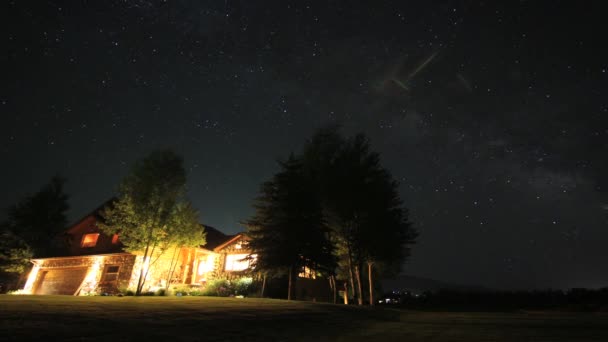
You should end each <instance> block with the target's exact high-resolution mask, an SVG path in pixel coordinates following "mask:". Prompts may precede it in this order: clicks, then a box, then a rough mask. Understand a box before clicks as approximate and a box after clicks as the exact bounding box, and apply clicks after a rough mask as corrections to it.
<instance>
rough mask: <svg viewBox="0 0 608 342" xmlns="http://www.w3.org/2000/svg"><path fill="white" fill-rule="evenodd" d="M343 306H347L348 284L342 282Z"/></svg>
mask: <svg viewBox="0 0 608 342" xmlns="http://www.w3.org/2000/svg"><path fill="white" fill-rule="evenodd" d="M344 304H346V305H348V282H346V281H345V282H344Z"/></svg>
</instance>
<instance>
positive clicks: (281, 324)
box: [0, 295, 608, 342]
mask: <svg viewBox="0 0 608 342" xmlns="http://www.w3.org/2000/svg"><path fill="white" fill-rule="evenodd" d="M0 340H3V341H35V340H45V341H135V340H136V341H152V342H156V341H310V340H314V341H463V342H464V341H581V342H583V341H598V342H599V341H608V315H607V314H605V313H604V314H594V313H555V312H535V313H525V312H518V313H496V312H492V313H462V312H459V313H454V312H451V313H448V312H419V311H405V310H394V309H390V308H365V307H364V308H358V307H352V306H350V307H347V306H344V305H331V304H315V303H306V302H293V301H292V302H288V301H283V300H271V299H237V298H212V297H137V298H136V297H69V296H6V295H5V296H0Z"/></svg>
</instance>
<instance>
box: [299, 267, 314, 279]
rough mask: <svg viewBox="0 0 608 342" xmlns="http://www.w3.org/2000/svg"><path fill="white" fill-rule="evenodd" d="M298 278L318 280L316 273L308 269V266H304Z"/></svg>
mask: <svg viewBox="0 0 608 342" xmlns="http://www.w3.org/2000/svg"><path fill="white" fill-rule="evenodd" d="M298 277H300V278H308V279H317V275H316V274H315V271H313V270H311V269H310V268H308V267H306V266H304V268H303V269H302V271H301V272H300V273H299V274H298Z"/></svg>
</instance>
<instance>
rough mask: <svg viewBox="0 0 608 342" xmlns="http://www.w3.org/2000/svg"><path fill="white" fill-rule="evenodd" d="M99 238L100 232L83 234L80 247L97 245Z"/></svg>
mask: <svg viewBox="0 0 608 342" xmlns="http://www.w3.org/2000/svg"><path fill="white" fill-rule="evenodd" d="M98 238H99V234H98V233H93V234H84V235H83V236H82V241H81V242H80V247H82V248H90V247H95V245H97V239H98Z"/></svg>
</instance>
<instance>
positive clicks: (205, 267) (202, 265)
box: [198, 255, 215, 275]
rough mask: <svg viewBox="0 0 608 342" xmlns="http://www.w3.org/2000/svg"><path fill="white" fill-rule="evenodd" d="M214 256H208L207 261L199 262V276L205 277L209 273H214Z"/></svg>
mask: <svg viewBox="0 0 608 342" xmlns="http://www.w3.org/2000/svg"><path fill="white" fill-rule="evenodd" d="M214 259H215V258H214V256H213V255H208V256H207V258H206V259H201V260H199V262H198V275H203V274H205V273H207V272H211V271H213V266H214Z"/></svg>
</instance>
